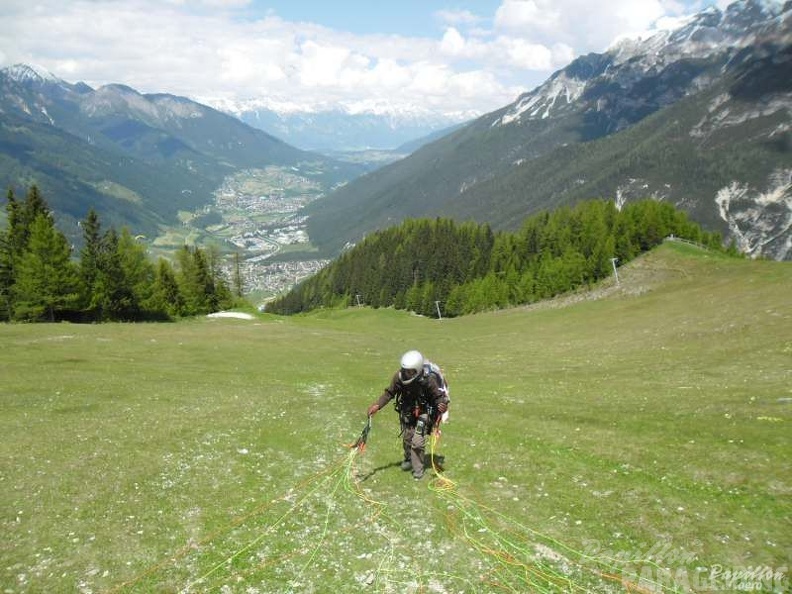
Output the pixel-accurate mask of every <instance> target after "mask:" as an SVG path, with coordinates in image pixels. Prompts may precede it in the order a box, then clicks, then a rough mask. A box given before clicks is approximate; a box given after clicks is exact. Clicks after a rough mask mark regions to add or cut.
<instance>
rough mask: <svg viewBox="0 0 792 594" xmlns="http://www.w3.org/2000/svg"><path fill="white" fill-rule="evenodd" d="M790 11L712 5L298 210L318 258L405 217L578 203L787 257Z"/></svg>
mask: <svg viewBox="0 0 792 594" xmlns="http://www.w3.org/2000/svg"><path fill="white" fill-rule="evenodd" d="M791 19H792V11H791V10H790V5H789V4H787V5H786V6H785V7H783V8H782V7H781V5H776V4H772V3H765V2H760V1H758V0H741V1H740V2H735V3H734V4H732V5H731V6H730V7H729V8H728V9H727V10H726V11H723V12H721V11H719V10H717V9H714V8H711V9H707V10H706V11H704V12H702V13H700V14H699V15H697V16H696V17H695V18H693V19H692V20H691V21H690V22H688V23H685V24H684V25H683V26H681V27H680V28H678V29H676V30H674V31H669V32H663V33H659V34H657V35H656V36H655V37H652V38H650V39H648V40H645V41H643V42H625V43H623V44H621V45H618V46H615V47H614V48H611V49H610V50H609V51H608V52H606V53H603V54H590V55H587V56H582V57H580V58H578V59H576V60H575V61H573V62H572V63H571V64H570V65H569V66H567V67H566V68H564V69H563V70H560V71H558V72H556V73H555V74H554V75H553V76H551V77H550V78H549V79H548V80H547V81H546V82H545V83H544V84H542V85H540V86H539V87H537V88H536V89H534V90H532V91H531V92H529V93H526V94H525V95H523V96H521V97H520V98H518V99H517V101H515V102H514V103H513V104H512V105H509V106H506V107H504V108H503V109H501V110H498V111H496V112H493V113H491V114H487V115H485V116H483V117H481V118H479V119H478V120H476V121H475V122H473V123H471V124H470V125H468V126H466V127H465V128H463V129H462V130H460V131H458V132H456V133H454V134H451V135H449V136H447V137H444V138H442V139H440V140H438V141H437V142H434V143H432V144H430V145H428V146H425V147H423V148H421V149H420V150H418V151H416V152H415V153H414V154H412V155H411V156H410V157H408V158H406V159H404V160H402V161H400V162H397V163H394V164H392V165H389V166H387V167H383V168H382V169H380V170H378V171H376V172H374V173H371V174H368V175H366V176H363V177H361V178H358V179H357V180H355V181H353V182H352V183H350V184H348V185H346V186H345V187H343V188H341V189H340V190H338V191H337V192H335V193H333V194H332V195H331V196H329V197H328V198H327V199H325V200H321V201H318V202H316V203H313V204H311V205H309V206H308V207H307V208H306V212H307V213H308V214H310V217H311V219H310V221H309V233H310V235H311V237H312V238H313V240H314V241H315V242H316V243H318V244H320V245H321V246H322V247H324V248H325V249H326V250H328V251H329V252H336V251H338V250H340V249H342V248H343V246H344V245H345V244H348V243H354V242H357V241H359V240H360V239H361V237H363V236H364V235H365V234H366V233H368V232H370V231H372V230H374V229H381V228H384V227H387V226H390V225H393V224H396V223H398V222H399V221H401V220H403V219H405V218H409V217H422V216H430V217H433V216H447V217H451V216H453V217H455V218H457V219H458V220H475V221H477V222H489V223H491V224H492V225H493V226H494V227H495V228H498V229H513V228H514V227H515V226H517V225H519V224H520V222H521V221H522V220H523V219H524V218H525V217H526V216H527V215H530V214H532V213H535V212H538V211H540V210H545V209H552V208H554V207H555V206H558V205H560V204H572V203H575V202H578V201H580V200H582V199H587V198H600V197H608V198H611V199H614V200H618V201H619V202H620V203H623V202H626V201H630V200H636V199H641V198H647V197H653V198H656V199H661V200H666V201H669V202H671V203H673V204H674V205H675V206H677V207H681V208H684V209H685V210H686V211H687V212H689V213H690V215H691V216H692V218H693V220H695V221H696V222H698V223H700V224H702V225H703V226H704V227H705V228H706V229H708V230H710V231H719V232H721V233H722V234H723V235H724V236H725V237H727V238H729V239H731V240H734V241H735V243H737V244H738V245H739V247H740V248H741V249H742V250H743V251H744V252H746V253H749V254H751V255H753V256H758V255H763V256H766V257H771V258H776V259H786V258H789V257H792V251H790V245H792V243H790V242H791V241H792V240H790V234H791V233H792V231H791V229H792V206H790V205H791V204H792V198H790V192H792V170H790V165H789V164H790V154H791V153H792V141H791V140H790V132H789V130H790V122H792V86H790V85H791V83H790V77H789V76H788V75H787V74H788V72H789V70H790V68H792V49H790V48H792V45H791V42H792V28H791V27H790V20H791Z"/></svg>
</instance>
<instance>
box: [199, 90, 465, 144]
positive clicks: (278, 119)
mask: <svg viewBox="0 0 792 594" xmlns="http://www.w3.org/2000/svg"><path fill="white" fill-rule="evenodd" d="M201 101H202V102H203V103H206V104H207V105H211V106H213V107H214V108H216V109H219V110H220V111H224V112H226V113H229V114H231V115H234V116H235V117H237V118H239V119H240V120H242V121H243V122H245V123H246V124H248V125H250V126H253V127H254V128H259V129H260V130H264V131H265V132H267V133H269V134H272V135H273V136H277V137H278V138H281V139H282V140H284V141H285V142H288V143H289V144H291V145H294V146H298V147H300V148H303V149H306V150H314V151H320V152H321V151H331V152H334V153H335V152H339V151H360V150H369V149H379V150H392V149H395V148H397V147H399V146H400V145H403V144H405V143H407V142H410V141H413V140H415V139H417V138H422V137H424V136H429V135H431V134H433V133H435V132H438V131H440V130H444V129H446V128H450V127H453V126H456V125H458V124H460V123H462V122H467V121H471V120H472V119H474V118H475V117H477V116H479V115H481V114H479V113H475V112H451V113H442V114H438V113H436V112H432V111H430V110H427V109H425V108H423V107H421V106H417V105H413V106H398V105H394V104H391V103H389V102H387V101H379V102H368V101H366V102H356V103H348V104H340V105H327V106H307V105H298V104H296V103H293V102H289V101H284V100H278V99H274V98H259V99H248V100H241V101H232V100H228V99H211V98H207V99H203V98H202V99H201Z"/></svg>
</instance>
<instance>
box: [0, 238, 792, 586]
mask: <svg viewBox="0 0 792 594" xmlns="http://www.w3.org/2000/svg"><path fill="white" fill-rule="evenodd" d="M790 287H792V268H790V265H789V264H788V263H779V262H767V261H751V260H742V259H733V258H722V257H719V256H714V255H712V254H710V253H708V252H704V251H700V250H697V249H696V248H693V247H688V246H685V245H682V244H664V245H663V246H661V247H660V248H658V249H656V250H654V251H653V252H651V253H649V254H647V255H645V256H643V257H641V258H639V259H637V260H635V261H634V262H633V263H631V264H630V265H628V266H626V267H624V269H623V270H622V275H621V284H620V286H619V288H618V289H616V290H614V289H613V288H612V287H611V288H608V287H605V286H603V287H602V288H603V289H607V290H606V291H604V292H603V293H601V294H600V295H599V298H598V299H592V300H587V301H581V302H576V303H567V304H565V305H564V304H556V305H558V307H554V308H543V309H512V310H508V311H501V312H496V313H488V314H479V315H474V316H467V317H463V318H456V319H453V320H443V321H436V320H429V319H426V318H421V317H417V316H411V315H408V314H406V313H403V312H398V311H394V310H373V309H368V308H349V309H346V310H324V311H319V312H316V313H313V314H310V315H304V316H298V317H293V318H279V317H274V316H261V317H260V318H259V319H258V320H257V321H255V322H250V321H243V320H237V319H214V320H208V319H203V320H193V321H189V322H184V323H178V324H167V325H159V324H141V325H129V324H118V325H116V324H103V325H68V326H64V325H62V324H59V325H52V324H42V325H29V324H19V325H8V324H5V325H0V341H2V344H3V345H5V346H7V348H4V349H2V351H1V352H0V366H1V367H2V368H3V370H4V375H3V382H2V385H0V399H1V400H2V403H3V406H2V407H0V411H1V412H0V427H2V430H3V432H4V435H5V436H6V438H5V439H4V440H3V441H2V443H0V456H2V459H3V460H5V461H6V464H5V467H4V480H3V481H0V511H1V512H2V514H0V526H2V530H3V534H4V535H5V539H6V542H7V544H8V546H6V547H4V548H3V549H2V550H0V584H2V586H3V589H4V590H6V591H8V592H11V593H17V592H31V591H49V592H54V591H69V590H77V591H85V592H87V591H94V592H96V591H101V592H113V593H116V594H120V593H127V592H129V593H131V592H144V591H158V590H160V591H189V592H199V591H210V590H211V591H222V592H227V593H229V594H237V593H240V594H242V593H249V592H254V591H259V592H266V591H288V590H301V591H315V592H343V591H350V590H358V589H360V590H367V589H371V590H372V591H377V590H379V591H397V590H398V591H421V590H424V591H435V592H459V591H464V592H473V591H475V592H484V593H489V592H503V591H507V592H514V591H553V590H557V589H558V584H562V585H563V586H564V587H565V588H567V589H571V590H572V591H579V592H591V593H606V592H607V593H613V592H626V591H637V588H638V587H639V586H638V585H637V584H638V583H639V582H640V583H641V586H640V588H641V589H642V590H648V589H649V588H651V590H652V591H654V592H662V593H664V594H681V593H687V592H693V591H702V590H717V591H745V590H747V589H749V586H750V587H751V589H753V590H762V591H767V592H782V591H786V590H787V589H788V584H789V582H788V580H789V574H788V572H787V570H786V569H785V568H786V566H787V562H788V553H787V552H788V551H789V550H790V549H791V548H792V532H790V530H789V529H788V528H789V524H788V522H789V520H788V519H789V517H790V515H792V508H791V507H790V494H792V484H790V476H792V474H791V473H790V466H789V459H788V452H789V448H790V445H792V444H791V443H790V433H789V430H788V429H789V428H788V424H789V423H790V422H792V411H790V403H789V401H790V398H792V392H790V387H789V386H790V381H789V380H790V378H789V365H788V361H789V352H790V348H792V344H790V335H789V328H790V324H791V323H792V308H791V307H790V302H789V289H790ZM562 305H563V306H562ZM416 347H417V348H419V349H421V350H422V351H423V352H424V354H426V355H427V356H429V357H431V358H432V359H433V360H435V361H437V362H438V363H440V364H441V365H442V366H443V367H444V370H445V372H446V375H447V377H448V379H449V382H450V384H451V395H452V409H451V417H450V420H449V423H448V424H447V425H446V426H445V427H444V428H443V433H442V438H441V440H440V442H439V444H437V449H436V450H435V453H436V454H437V455H438V458H439V457H440V456H442V457H443V459H444V464H445V466H444V468H445V471H444V473H443V475H442V477H441V478H437V477H435V478H434V479H431V478H430V477H424V479H423V481H414V480H413V479H412V478H411V477H409V475H407V474H406V473H403V472H401V471H400V470H399V469H398V468H397V464H398V461H399V460H400V456H401V452H400V451H399V440H398V437H397V434H398V423H397V420H396V418H395V415H394V413H393V411H392V410H391V409H387V410H383V411H381V412H380V413H378V414H377V415H376V416H375V417H374V419H373V425H372V430H371V433H370V435H369V438H368V444H367V448H366V450H365V452H363V453H362V454H357V455H355V454H354V453H353V454H352V456H351V457H350V450H349V449H348V448H346V447H345V445H344V444H348V443H351V442H352V441H353V440H354V439H355V438H356V437H357V436H358V435H359V434H360V431H361V429H362V427H363V424H364V421H365V410H366V407H367V406H368V404H370V402H371V401H372V400H373V399H374V398H375V397H376V395H378V394H379V392H380V391H381V390H382V388H383V387H384V386H385V384H386V383H387V380H388V377H389V375H390V373H392V372H393V370H394V366H395V365H398V360H399V357H400V355H401V354H402V353H403V352H404V351H405V350H407V349H410V348H416ZM108 370H112V373H108ZM32 419H33V420H32ZM394 463H395V464H394ZM416 535H419V537H420V540H421V544H422V546H421V547H419V548H418V549H416V547H415V539H416ZM427 550H430V551H436V552H438V553H441V554H436V555H426V551H427ZM747 566H751V567H761V568H763V572H762V573H761V574H757V575H753V576H751V575H746V574H740V576H739V577H738V578H736V581H735V580H732V579H730V578H728V577H727V576H726V575H725V574H724V573H723V572H724V571H727V570H729V571H732V570H733V571H738V570H740V569H741V568H745V567H747ZM718 568H720V570H719V569H718ZM764 568H768V570H769V571H764Z"/></svg>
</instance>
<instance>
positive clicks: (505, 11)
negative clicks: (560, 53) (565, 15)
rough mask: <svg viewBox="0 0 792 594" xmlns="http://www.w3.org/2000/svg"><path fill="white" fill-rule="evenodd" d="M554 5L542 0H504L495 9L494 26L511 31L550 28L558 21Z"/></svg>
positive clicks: (556, 24) (555, 25)
mask: <svg viewBox="0 0 792 594" xmlns="http://www.w3.org/2000/svg"><path fill="white" fill-rule="evenodd" d="M554 6H556V3H555V2H544V1H542V0H539V1H538V2H536V1H534V0H505V1H504V2H503V4H501V5H500V7H498V10H496V11H495V27H496V28H499V29H506V30H513V31H524V30H526V29H534V28H539V29H552V28H554V27H557V26H558V21H559V14H558V12H557V11H556V10H555V9H554Z"/></svg>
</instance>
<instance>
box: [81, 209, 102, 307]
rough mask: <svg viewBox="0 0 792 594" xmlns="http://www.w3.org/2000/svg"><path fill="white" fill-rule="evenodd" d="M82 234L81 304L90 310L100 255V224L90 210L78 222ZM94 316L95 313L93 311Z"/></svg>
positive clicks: (96, 216) (94, 212) (92, 210)
mask: <svg viewBox="0 0 792 594" xmlns="http://www.w3.org/2000/svg"><path fill="white" fill-rule="evenodd" d="M80 227H81V228H82V232H83V247H82V249H81V250H80V279H81V281H82V285H83V290H84V292H85V294H84V297H83V302H84V303H85V306H86V309H88V310H89V311H90V310H91V303H92V302H93V301H94V299H93V294H94V290H95V284H96V279H97V277H98V276H99V258H100V255H101V249H102V244H101V240H102V238H101V235H100V233H101V224H100V222H99V215H98V214H97V213H96V211H95V210H94V209H93V208H91V209H90V210H89V211H88V214H87V216H86V217H85V220H83V221H81V222H80ZM93 314H94V315H95V314H96V312H95V311H94V312H93Z"/></svg>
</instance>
